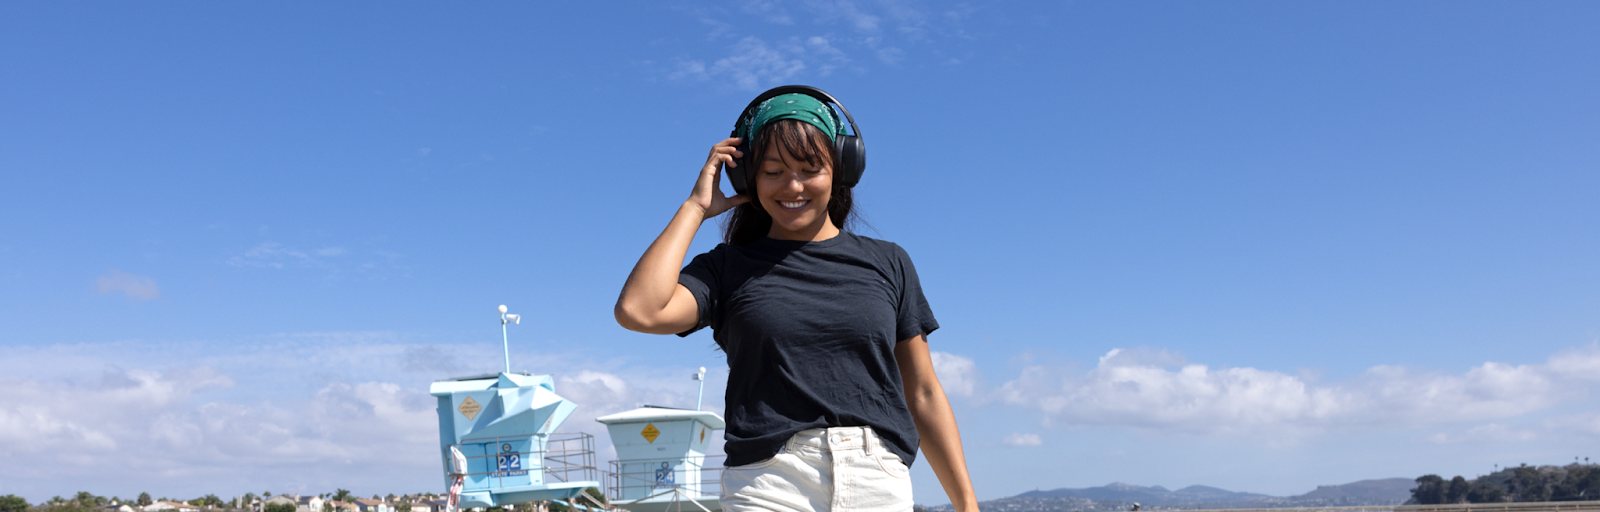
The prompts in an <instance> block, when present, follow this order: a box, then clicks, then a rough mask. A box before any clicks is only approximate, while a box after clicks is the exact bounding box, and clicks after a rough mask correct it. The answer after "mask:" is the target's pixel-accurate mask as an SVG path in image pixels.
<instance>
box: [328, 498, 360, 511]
mask: <svg viewBox="0 0 1600 512" xmlns="http://www.w3.org/2000/svg"><path fill="white" fill-rule="evenodd" d="M328 506H330V507H333V510H334V512H357V509H356V504H354V503H350V502H348V501H339V500H328Z"/></svg>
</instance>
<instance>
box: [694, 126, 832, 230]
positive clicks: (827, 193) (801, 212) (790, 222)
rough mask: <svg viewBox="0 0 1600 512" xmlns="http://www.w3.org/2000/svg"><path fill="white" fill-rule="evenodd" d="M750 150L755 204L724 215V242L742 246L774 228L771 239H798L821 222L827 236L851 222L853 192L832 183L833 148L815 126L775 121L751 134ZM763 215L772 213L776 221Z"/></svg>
mask: <svg viewBox="0 0 1600 512" xmlns="http://www.w3.org/2000/svg"><path fill="white" fill-rule="evenodd" d="M750 147H751V148H753V149H754V151H752V152H751V158H750V159H749V160H748V161H750V162H753V163H756V164H757V165H759V166H760V167H759V168H758V169H756V171H757V172H756V173H755V175H754V176H753V178H754V181H755V183H756V190H757V194H756V195H757V196H758V197H757V199H758V201H757V202H746V203H744V204H741V205H739V206H737V207H734V208H733V211H732V212H730V213H728V216H729V218H728V223H727V226H726V228H725V229H724V231H723V240H724V241H726V242H727V243H729V244H731V245H747V244H750V243H751V242H755V241H756V240H759V239H761V237H764V236H767V235H768V233H769V232H770V231H772V230H774V229H777V230H781V231H782V232H783V235H782V236H779V237H776V238H788V239H803V238H805V237H806V233H804V232H803V231H804V230H805V229H806V228H808V227H813V226H814V227H817V228H819V229H820V228H823V227H824V226H823V225H822V223H820V222H818V220H820V219H821V218H826V219H827V220H828V222H827V223H828V224H830V225H832V226H833V228H834V229H832V230H829V231H830V236H831V234H837V233H838V231H840V230H845V229H848V226H849V225H850V224H851V223H852V222H851V221H853V220H855V213H854V212H852V211H851V207H852V205H853V203H854V200H853V197H854V196H853V193H852V192H851V191H852V190H853V189H852V188H850V187H843V186H835V185H834V180H833V161H834V151H833V144H832V143H831V141H829V140H828V137H827V136H825V135H823V134H822V133H821V132H819V131H818V130H817V129H816V127H814V126H812V125H810V124H806V123H804V122H802V121H799V120H795V119H781V120H777V121H774V122H772V123H770V124H768V125H767V126H766V127H765V129H763V130H761V131H760V132H759V133H757V134H756V136H755V137H754V140H752V141H751V144H750ZM768 212H777V217H774V216H773V214H771V213H768ZM775 218H776V219H778V220H779V222H777V224H776V225H774V223H773V220H774V219H775ZM812 237H813V238H814V237H815V235H813V236H812Z"/></svg>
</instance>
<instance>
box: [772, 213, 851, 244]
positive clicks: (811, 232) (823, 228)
mask: <svg viewBox="0 0 1600 512" xmlns="http://www.w3.org/2000/svg"><path fill="white" fill-rule="evenodd" d="M836 236H839V228H837V227H834V225H833V219H832V218H830V217H828V216H826V215H824V216H823V217H822V222H818V223H816V224H813V225H810V226H806V227H805V228H802V229H800V230H797V231H789V230H787V229H783V228H782V227H779V226H778V223H776V222H774V223H772V229H769V230H767V238H771V239H774V240H794V241H797V242H821V241H823V240H827V239H829V238H833V237H836Z"/></svg>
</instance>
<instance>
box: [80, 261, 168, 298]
mask: <svg viewBox="0 0 1600 512" xmlns="http://www.w3.org/2000/svg"><path fill="white" fill-rule="evenodd" d="M95 288H96V289H98V290H99V292H100V293H101V294H107V293H115V292H122V293H123V295H127V296H129V297H133V298H135V299H140V300H153V299H157V298H160V297H161V288H160V287H158V286H156V280H154V279H151V278H148V277H145V276H136V275H133V274H124V273H122V272H119V271H117V270H116V269H112V270H111V271H110V272H107V273H106V275H103V276H100V277H99V278H97V279H95Z"/></svg>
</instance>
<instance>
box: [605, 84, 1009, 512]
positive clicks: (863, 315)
mask: <svg viewBox="0 0 1600 512" xmlns="http://www.w3.org/2000/svg"><path fill="white" fill-rule="evenodd" d="M786 90H787V89H786ZM808 90H811V91H815V93H791V94H780V95H775V96H773V97H771V98H770V99H767V100H765V101H762V102H760V103H759V104H756V103H752V105H755V108H753V109H749V110H747V111H746V112H745V114H744V115H742V116H741V117H740V123H739V124H738V125H737V126H736V128H735V133H734V137H731V138H728V139H725V140H723V141H721V142H718V143H717V144H716V145H714V146H712V147H711V154H710V156H709V157H707V158H706V163H705V166H703V167H701V169H700V177H699V179H698V180H697V181H696V182H695V185H694V190H693V191H692V192H691V193H690V194H689V199H688V200H686V201H684V202H683V205H682V206H680V207H679V208H678V212H677V214H676V215H674V216H673V218H672V221H671V222H670V223H668V224H667V228H666V230H665V231H663V232H662V233H661V235H660V236H659V237H657V238H656V240H655V242H654V243H652V244H651V245H650V248H649V249H647V250H646V251H645V253H644V256H643V257H641V258H640V259H639V263H638V264H637V265H635V266H634V269H633V273H632V274H630V275H629V276H628V281H627V283H626V284H625V285H623V289H622V294H621V296H620V297H618V299H617V305H616V317H617V323H619V324H621V325H622V326H623V327H625V328H628V329H630V330H634V331H639V332H646V333H653V334H673V333H676V334H678V335H680V336H687V335H688V334H689V333H692V332H694V331H696V330H699V329H701V328H704V327H711V328H712V331H713V337H714V338H715V339H716V342H717V345H718V346H720V347H721V348H722V349H723V351H724V352H726V353H727V356H728V366H729V378H728V390H727V403H726V405H727V416H728V417H727V421H728V428H727V431H726V434H725V435H726V439H727V443H726V445H725V447H724V448H725V451H726V452H727V454H728V458H727V463H726V464H727V466H728V467H727V469H726V470H724V473H723V477H722V489H723V495H722V506H723V509H724V510H729V511H735V512H743V511H756V510H774V511H786V512H828V511H834V512H843V511H847V510H865V511H878V510H883V511H907V510H910V509H911V507H912V498H911V482H910V475H909V471H908V469H907V468H908V466H909V464H910V463H911V462H912V461H913V459H914V458H915V457H916V453H917V450H918V448H920V449H921V450H922V452H923V453H924V454H926V455H927V457H928V461H929V463H930V464H931V465H932V467H933V471H934V473H935V474H936V475H937V476H938V477H939V482H940V483H941V484H942V485H943V487H944V490H945V493H946V494H947V495H948V496H949V497H950V502H951V503H953V504H955V505H956V509H957V511H958V512H977V510H978V507H977V500H976V498H975V497H974V495H973V492H972V484H971V482H970V480H969V479H968V477H967V471H966V461H965V458H964V456H963V454H962V451H961V439H960V433H959V432H958V431H957V429H956V422H955V415H954V414H953V413H952V412H951V410H950V403H949V401H948V400H947V399H946V398H945V394H944V390H943V388H941V387H940V385H939V381H938V378H937V377H936V376H935V375H934V371H933V363H932V359H931V357H930V356H929V352H928V343H927V339H926V336H927V334H928V333H931V332H933V330H934V329H937V328H938V327H939V324H938V322H937V321H935V320H934V318H933V313H932V311H931V310H930V309H929V307H928V303H927V300H926V299H925V298H924V297H923V294H922V288H921V285H920V283H919V281H918V279H917V274H916V269H915V267H913V266H912V264H911V259H910V257H909V256H907V255H906V253H905V251H904V250H903V249H901V248H900V247H899V246H898V245H895V244H893V243H889V242H885V241H881V240H874V239H871V238H866V237H862V236H857V235H855V234H853V233H850V232H847V231H845V230H844V228H845V227H846V225H847V223H848V221H849V220H850V218H851V202H852V201H851V199H852V195H851V189H850V187H849V185H853V183H848V184H846V183H843V182H844V181H846V180H849V181H853V180H854V179H856V178H859V169H860V167H859V165H860V164H856V165H858V167H856V169H857V174H856V175H854V176H853V177H847V178H846V179H842V180H835V177H836V173H835V169H836V168H839V167H838V166H839V162H840V160H839V156H838V155H836V154H835V153H836V152H839V151H838V150H837V149H836V148H835V139H836V138H839V137H846V136H847V135H845V133H844V131H843V130H842V126H840V122H839V118H838V115H837V114H836V113H835V112H834V110H833V108H831V107H829V106H827V105H826V104H825V103H824V102H823V101H820V100H819V99H831V97H828V96H826V93H822V92H821V91H817V90H815V89H808ZM774 91H777V90H774ZM772 92H773V91H769V93H768V94H763V95H762V96H763V97H764V96H768V95H769V94H772ZM758 99H760V98H758ZM745 140H750V144H748V145H747V146H744V147H747V148H749V149H750V152H751V153H752V154H751V155H749V156H750V158H745V156H746V155H745V154H744V151H741V150H740V149H739V148H740V145H741V143H742V142H743V141H745ZM741 161H742V162H747V163H746V165H747V166H749V167H751V168H750V169H739V168H738V165H739V162H741ZM724 165H726V166H728V167H729V172H730V173H735V172H742V173H743V175H744V180H742V183H743V184H744V192H743V193H740V194H738V195H735V196H733V197H726V196H725V195H724V194H723V193H722V191H721V189H720V188H719V186H718V182H719V180H720V172H719V169H720V168H721V167H722V166H724ZM737 183H741V181H736V184H737ZM729 209H733V210H734V211H733V213H731V214H730V215H731V218H730V219H729V222H727V223H726V225H725V230H724V239H725V240H726V243H724V244H721V245H718V246H717V247H716V248H715V249H713V250H711V251H710V252H707V253H705V254H701V255H699V256H696V257H695V258H694V260H693V261H692V262H691V263H690V264H689V265H688V266H687V267H683V269H682V270H681V271H680V270H679V267H680V266H681V265H683V260H684V256H685V254H686V253H687V251H688V248H689V243H690V241H691V240H693V239H694V235H695V231H696V230H698V229H699V227H700V224H701V223H703V222H705V221H706V220H707V219H710V218H712V217H716V216H717V215H719V214H722V213H723V212H726V211H728V210H729Z"/></svg>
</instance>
